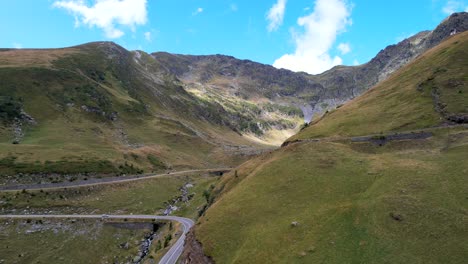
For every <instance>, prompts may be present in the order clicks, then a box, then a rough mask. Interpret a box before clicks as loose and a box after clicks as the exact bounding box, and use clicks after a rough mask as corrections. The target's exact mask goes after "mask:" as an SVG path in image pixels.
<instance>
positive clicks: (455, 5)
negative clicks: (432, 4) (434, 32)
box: [442, 0, 468, 15]
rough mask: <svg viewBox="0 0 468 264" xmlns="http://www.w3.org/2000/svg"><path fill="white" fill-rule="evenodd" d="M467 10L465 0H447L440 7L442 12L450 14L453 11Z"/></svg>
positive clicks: (467, 5)
mask: <svg viewBox="0 0 468 264" xmlns="http://www.w3.org/2000/svg"><path fill="white" fill-rule="evenodd" d="M463 10H465V12H468V4H466V3H465V1H457V0H449V1H447V3H446V4H445V6H444V7H443V8H442V12H444V13H445V14H447V15H451V14H453V13H455V12H459V11H463Z"/></svg>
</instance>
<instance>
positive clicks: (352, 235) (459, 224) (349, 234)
mask: <svg viewBox="0 0 468 264" xmlns="http://www.w3.org/2000/svg"><path fill="white" fill-rule="evenodd" d="M467 39H468V34H461V35H458V36H456V37H453V38H451V39H450V40H448V41H447V42H445V43H443V44H442V45H441V46H439V47H437V48H435V49H434V50H432V51H430V52H429V53H426V54H425V55H424V56H423V57H422V58H421V59H418V60H417V61H416V62H415V63H413V64H412V65H410V66H408V67H406V68H404V69H402V70H401V71H400V72H399V73H397V74H396V75H394V76H393V77H392V78H390V79H389V81H387V82H385V83H383V84H381V85H379V86H377V87H376V88H374V89H373V90H371V91H370V92H368V93H367V94H365V95H364V96H363V97H361V98H358V99H357V100H355V101H353V102H351V103H350V104H348V105H345V106H343V107H342V108H340V109H338V110H337V111H336V112H333V113H331V114H329V115H328V116H325V117H324V118H323V119H322V120H321V121H320V122H318V123H317V124H315V125H311V126H310V127H309V128H307V129H306V130H303V131H302V132H301V133H299V134H298V135H297V136H296V137H294V138H311V137H322V136H336V135H366V134H370V133H379V132H381V131H390V130H403V129H405V130H406V129H414V128H422V127H427V126H432V125H436V124H438V123H439V122H440V116H439V114H437V113H436V112H435V111H434V108H433V103H432V99H431V97H430V91H427V90H423V91H422V92H420V91H418V90H417V87H418V85H419V84H420V83H423V82H424V81H425V80H427V79H429V78H430V77H431V75H433V74H436V73H437V76H436V77H435V78H434V80H435V81H437V82H439V81H440V82H439V84H444V82H445V81H446V80H448V79H453V78H457V79H459V80H460V79H461V80H466V72H467V70H466V69H467V65H466V61H467V59H466V58H467V54H466V50H468V49H467V48H466V47H467V44H468V41H467ZM414 67H416V70H414ZM420 67H424V70H423V69H421V68H420ZM440 67H443V68H444V69H446V70H443V71H438V70H437V69H438V68H440ZM464 78H465V79H464ZM444 80H445V81H444ZM441 86H442V85H441ZM442 87H443V88H444V89H447V91H446V90H444V92H443V95H442V98H444V103H446V104H448V105H449V106H450V105H453V106H456V108H451V107H449V109H457V110H453V111H454V112H455V111H456V112H458V113H466V112H464V111H466V110H464V109H463V106H462V105H463V104H465V103H466V101H463V100H452V98H453V97H456V98H458V96H463V97H464V96H465V93H466V92H467V91H466V81H465V85H464V86H458V87H457V89H461V90H462V93H458V91H456V93H455V92H454V93H452V91H450V90H449V89H448V88H449V87H448V86H442ZM428 93H429V94H428ZM449 94H452V95H454V96H453V97H452V98H449V97H446V96H445V95H449ZM455 94H457V96H455ZM460 109H461V110H460ZM434 133H435V135H434V136H433V137H431V138H430V139H426V140H415V141H400V142H390V143H388V144H387V145H384V146H383V147H378V146H376V145H372V144H371V143H352V142H348V141H341V142H309V143H298V144H292V145H289V146H287V147H284V148H282V149H280V150H278V151H274V152H272V153H270V154H266V155H263V156H262V157H259V158H256V159H254V160H251V161H249V162H246V163H245V164H243V165H242V166H241V167H239V168H238V171H237V176H236V172H232V173H230V174H229V175H228V176H226V177H225V178H224V180H223V181H222V182H221V183H219V184H218V185H217V187H216V189H215V192H218V193H221V194H219V195H218V199H217V200H216V202H215V203H214V204H213V205H212V206H211V207H210V209H208V211H207V213H206V215H205V216H204V217H203V218H201V220H200V222H199V224H198V226H197V237H198V239H199V240H200V241H201V242H202V244H203V246H204V249H205V252H206V253H207V254H208V255H210V256H213V258H214V259H215V261H216V262H217V263H464V261H466V259H467V258H468V247H467V246H466V243H465V240H466V237H467V236H468V230H467V229H466V227H467V226H468V221H467V219H468V204H467V202H466V190H467V188H468V178H467V175H468V164H467V163H466V160H467V159H468V130H467V129H466V128H445V129H440V130H437V131H436V132H434ZM293 221H298V222H299V225H298V226H297V227H292V226H291V223H292V222H293Z"/></svg>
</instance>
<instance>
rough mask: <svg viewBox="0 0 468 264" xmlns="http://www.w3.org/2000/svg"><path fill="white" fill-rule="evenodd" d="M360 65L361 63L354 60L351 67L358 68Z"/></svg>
mask: <svg viewBox="0 0 468 264" xmlns="http://www.w3.org/2000/svg"><path fill="white" fill-rule="evenodd" d="M360 64H361V63H359V61H358V60H356V59H354V61H353V65H354V66H358V65H360Z"/></svg>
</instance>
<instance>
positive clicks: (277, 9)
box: [266, 0, 287, 32]
mask: <svg viewBox="0 0 468 264" xmlns="http://www.w3.org/2000/svg"><path fill="white" fill-rule="evenodd" d="M286 2H287V0H278V2H276V4H274V5H273V6H272V7H271V8H270V10H269V11H268V13H267V16H266V19H267V20H268V27H267V29H268V31H269V32H272V31H276V30H278V28H279V27H280V26H281V25H282V24H283V18H284V11H285V10H286Z"/></svg>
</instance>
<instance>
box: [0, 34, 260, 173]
mask: <svg viewBox="0 0 468 264" xmlns="http://www.w3.org/2000/svg"><path fill="white" fill-rule="evenodd" d="M241 121H242V120H236V119H234V118H233V117H232V116H231V115H230V114H229V113H227V112H226V111H224V109H223V108H222V107H221V106H219V105H217V104H214V103H210V102H208V101H203V100H201V99H198V98H196V97H194V96H192V95H191V94H189V93H187V92H186V91H185V90H184V89H183V87H182V86H181V84H180V83H179V81H178V80H177V79H176V78H175V77H173V76H172V75H170V74H167V73H165V71H164V70H163V69H161V68H160V66H159V65H158V64H157V63H156V62H155V60H154V59H153V58H152V57H151V56H149V55H148V54H145V53H143V52H129V51H126V50H125V49H123V48H122V47H120V46H118V45H115V44H113V43H108V42H96V43H90V44H86V45H82V46H77V47H72V48H66V49H54V50H2V51H1V52H0V149H1V151H0V174H3V175H16V174H19V173H21V174H39V173H40V174H47V173H58V174H77V173H94V174H100V175H107V174H134V173H141V172H151V171H161V170H166V169H181V168H197V167H198V168H200V167H217V166H231V165H235V164H239V162H241V161H242V160H245V159H246V158H247V157H248V156H249V155H251V154H252V153H255V151H256V150H258V149H259V148H262V146H261V145H258V144H254V143H252V142H251V141H249V140H247V139H244V138H243V137H242V136H241V135H240V133H239V132H238V131H239V126H240V125H239V124H240V123H241Z"/></svg>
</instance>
